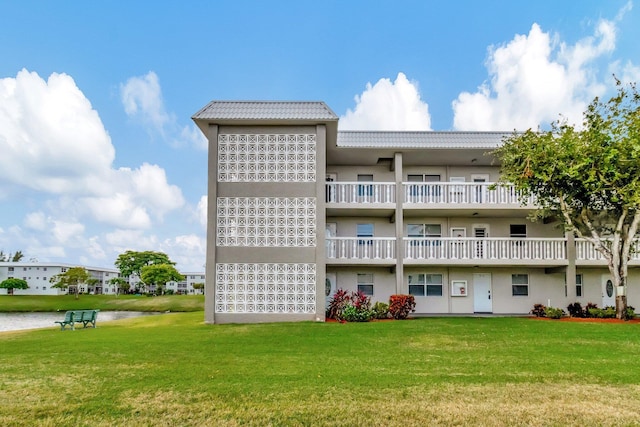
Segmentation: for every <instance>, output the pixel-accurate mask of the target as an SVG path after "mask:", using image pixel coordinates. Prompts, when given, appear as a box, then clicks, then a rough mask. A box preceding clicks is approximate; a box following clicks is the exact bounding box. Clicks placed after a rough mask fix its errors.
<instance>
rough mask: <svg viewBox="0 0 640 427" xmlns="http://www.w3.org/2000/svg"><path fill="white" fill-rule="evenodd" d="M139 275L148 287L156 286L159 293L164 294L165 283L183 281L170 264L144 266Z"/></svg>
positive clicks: (181, 276)
mask: <svg viewBox="0 0 640 427" xmlns="http://www.w3.org/2000/svg"><path fill="white" fill-rule="evenodd" d="M141 274H142V276H141V277H140V278H141V279H142V281H143V282H144V283H147V284H150V285H156V286H157V287H158V289H159V290H160V293H162V292H164V287H165V286H166V284H167V282H179V281H181V280H184V276H183V275H182V274H180V273H179V272H178V270H176V268H175V267H174V266H173V265H171V264H153V265H145V266H144V267H142V272H141Z"/></svg>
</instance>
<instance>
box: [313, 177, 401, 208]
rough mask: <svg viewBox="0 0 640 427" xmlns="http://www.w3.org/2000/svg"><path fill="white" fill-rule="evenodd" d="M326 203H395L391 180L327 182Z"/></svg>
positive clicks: (394, 190) (394, 191) (394, 187)
mask: <svg viewBox="0 0 640 427" xmlns="http://www.w3.org/2000/svg"><path fill="white" fill-rule="evenodd" d="M325 191H326V201H327V203H395V202H396V185H395V183H393V182H327V184H326V190H325Z"/></svg>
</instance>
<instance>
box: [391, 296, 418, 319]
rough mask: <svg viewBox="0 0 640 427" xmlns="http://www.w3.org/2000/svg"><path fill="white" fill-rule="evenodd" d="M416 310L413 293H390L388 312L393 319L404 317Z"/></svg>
mask: <svg viewBox="0 0 640 427" xmlns="http://www.w3.org/2000/svg"><path fill="white" fill-rule="evenodd" d="M414 311H416V299H415V297H414V296H413V295H391V299H390V300H389V314H390V315H391V317H393V318H394V319H406V318H407V317H409V313H413V312H414Z"/></svg>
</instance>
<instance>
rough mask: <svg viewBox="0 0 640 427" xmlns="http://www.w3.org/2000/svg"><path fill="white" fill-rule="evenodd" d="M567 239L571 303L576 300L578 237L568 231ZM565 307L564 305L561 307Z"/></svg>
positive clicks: (568, 280)
mask: <svg viewBox="0 0 640 427" xmlns="http://www.w3.org/2000/svg"><path fill="white" fill-rule="evenodd" d="M565 239H566V240H567V262H568V264H567V273H566V281H567V299H568V300H569V303H574V302H575V301H576V298H577V296H576V239H575V236H574V234H573V232H570V231H567V232H566V233H565ZM560 308H563V307H560Z"/></svg>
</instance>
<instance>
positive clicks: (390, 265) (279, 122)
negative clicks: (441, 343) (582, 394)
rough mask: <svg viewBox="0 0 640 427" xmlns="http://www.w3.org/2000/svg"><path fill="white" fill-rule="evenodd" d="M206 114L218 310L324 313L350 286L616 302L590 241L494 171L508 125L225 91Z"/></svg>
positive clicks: (215, 318) (470, 298)
mask: <svg viewBox="0 0 640 427" xmlns="http://www.w3.org/2000/svg"><path fill="white" fill-rule="evenodd" d="M193 119H194V121H195V123H196V124H197V125H198V126H199V128H200V129H201V130H202V132H203V133H204V134H205V136H206V137H207V139H208V141H209V174H208V200H209V205H208V230H207V263H206V277H207V281H206V298H205V301H206V302H205V321H206V322H208V323H225V322H264V321H294V320H317V321H322V320H324V313H325V306H326V303H327V301H328V299H329V298H330V297H331V295H332V294H333V293H334V292H335V291H336V290H337V289H339V288H341V289H346V290H350V291H362V292H364V293H365V294H367V295H370V296H371V298H372V300H373V301H383V302H387V301H388V300H389V297H390V296H391V295H393V294H411V295H414V296H415V299H416V302H417V306H416V313H417V314H471V313H496V314H526V313H528V312H529V311H530V310H531V308H532V307H533V305H534V304H535V303H543V304H545V305H548V304H551V305H552V306H555V307H562V308H565V307H566V306H567V305H568V304H569V303H572V302H576V301H577V302H581V303H582V304H583V305H584V304H586V303H587V302H592V303H596V304H598V306H599V307H604V306H610V305H614V304H615V292H616V290H615V289H614V286H613V282H612V280H611V277H610V275H609V271H608V269H607V267H606V262H605V261H604V260H603V258H602V256H601V255H600V254H599V253H598V252H597V251H595V249H594V247H593V246H592V245H591V244H590V243H589V242H587V241H583V240H581V239H577V238H574V236H573V235H571V234H565V233H564V231H563V230H562V228H561V227H560V226H559V224H558V223H555V222H553V221H551V222H549V223H543V222H531V221H529V219H527V217H528V215H529V214H530V213H531V212H532V211H533V210H534V209H535V205H534V201H533V200H528V201H524V202H522V201H521V200H519V198H518V195H517V194H516V192H515V191H514V189H513V188H512V187H510V186H495V185H494V183H495V182H496V181H497V180H498V178H499V165H498V163H497V159H496V158H495V157H493V156H491V155H490V154H489V153H490V152H491V151H492V150H494V149H495V148H496V147H498V146H499V145H500V144H501V141H502V139H503V137H505V136H506V135H507V133H504V132H370V131H338V117H337V116H336V115H335V114H334V113H333V112H332V111H331V109H330V108H329V107H327V105H325V104H324V103H323V102H249V101H247V102H244V101H237V102H236V101H231V102H228V101H213V102H211V103H209V104H208V105H207V106H205V107H204V108H203V109H202V110H200V111H199V112H198V113H196V114H195V115H194V116H193ZM638 266H640V256H638V255H634V257H633V260H632V261H631V267H632V268H631V270H630V280H629V283H630V286H629V289H628V302H629V304H630V305H632V306H636V307H637V306H638V304H640V285H639V284H638V283H639V281H640V274H638V269H637V267H638Z"/></svg>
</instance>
